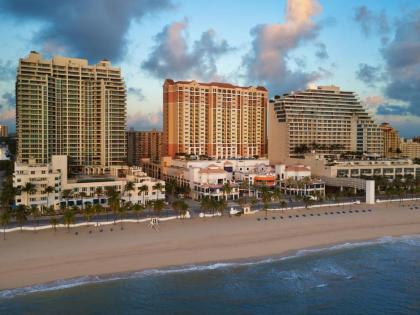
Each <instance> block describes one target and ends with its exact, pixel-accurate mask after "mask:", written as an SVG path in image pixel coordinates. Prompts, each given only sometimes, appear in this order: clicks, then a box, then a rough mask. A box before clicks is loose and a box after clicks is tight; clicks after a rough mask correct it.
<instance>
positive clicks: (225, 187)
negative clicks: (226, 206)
mask: <svg viewBox="0 0 420 315" xmlns="http://www.w3.org/2000/svg"><path fill="white" fill-rule="evenodd" d="M222 192H223V196H224V197H225V200H227V196H228V195H229V194H230V193H231V192H232V187H231V186H230V183H229V182H228V183H225V184H224V185H223V187H222Z"/></svg>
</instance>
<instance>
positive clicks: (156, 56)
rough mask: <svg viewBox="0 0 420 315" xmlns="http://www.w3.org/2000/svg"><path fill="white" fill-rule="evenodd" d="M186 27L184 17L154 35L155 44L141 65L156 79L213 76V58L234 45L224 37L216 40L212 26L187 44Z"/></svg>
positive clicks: (214, 60) (216, 57)
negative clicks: (191, 43) (190, 45)
mask: <svg viewBox="0 0 420 315" xmlns="http://www.w3.org/2000/svg"><path fill="white" fill-rule="evenodd" d="M187 28H188V21H187V20H186V19H184V20H183V21H181V22H174V23H172V24H169V25H167V26H165V27H164V28H163V30H162V31H161V32H160V33H158V34H157V35H156V36H155V38H154V40H155V46H154V48H153V49H152V51H151V52H150V54H149V57H148V59H146V60H145V61H144V62H143V63H142V68H143V69H144V70H146V71H148V72H149V73H150V74H152V75H153V76H155V77H157V78H160V79H165V78H169V77H170V78H174V79H191V78H198V79H201V80H211V79H214V78H215V77H217V66H216V61H217V60H218V59H219V58H220V57H221V56H223V55H225V54H227V53H229V52H231V51H232V50H233V49H234V48H232V47H231V46H230V45H229V44H228V42H227V41H226V40H224V39H222V40H218V39H217V38H216V32H215V31H214V30H212V29H209V30H207V31H206V32H204V33H202V34H201V37H200V39H199V40H196V41H195V42H194V43H193V45H192V47H189V45H188V43H187V40H186V30H187Z"/></svg>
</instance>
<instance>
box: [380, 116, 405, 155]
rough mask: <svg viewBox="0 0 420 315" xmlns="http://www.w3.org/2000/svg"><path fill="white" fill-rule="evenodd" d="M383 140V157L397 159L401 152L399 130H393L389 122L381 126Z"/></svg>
mask: <svg viewBox="0 0 420 315" xmlns="http://www.w3.org/2000/svg"><path fill="white" fill-rule="evenodd" d="M379 127H380V128H381V131H382V139H383V150H382V155H383V156H385V157H396V156H398V154H399V153H398V152H399V150H400V134H399V133H398V130H396V129H395V128H392V127H391V125H390V124H389V123H387V122H384V123H382V124H381V125H380V126H379Z"/></svg>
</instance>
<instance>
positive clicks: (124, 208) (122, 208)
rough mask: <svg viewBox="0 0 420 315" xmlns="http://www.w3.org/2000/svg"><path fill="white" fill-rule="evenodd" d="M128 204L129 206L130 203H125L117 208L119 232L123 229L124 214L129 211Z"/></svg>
mask: <svg viewBox="0 0 420 315" xmlns="http://www.w3.org/2000/svg"><path fill="white" fill-rule="evenodd" d="M130 204H131V203H128V202H126V203H123V205H122V206H119V207H118V208H117V210H118V214H119V215H120V223H121V230H122V229H123V219H124V214H125V213H126V212H127V211H129V210H130Z"/></svg>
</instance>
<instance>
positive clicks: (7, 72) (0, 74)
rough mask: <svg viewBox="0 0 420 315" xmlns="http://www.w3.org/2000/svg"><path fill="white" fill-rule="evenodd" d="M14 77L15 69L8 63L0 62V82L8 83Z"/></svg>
mask: <svg viewBox="0 0 420 315" xmlns="http://www.w3.org/2000/svg"><path fill="white" fill-rule="evenodd" d="M15 76H16V67H15V66H14V65H13V64H12V62H11V61H10V60H9V61H6V62H4V61H2V60H0V81H9V80H12V79H14V78H15Z"/></svg>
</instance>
